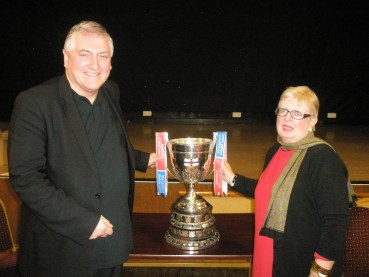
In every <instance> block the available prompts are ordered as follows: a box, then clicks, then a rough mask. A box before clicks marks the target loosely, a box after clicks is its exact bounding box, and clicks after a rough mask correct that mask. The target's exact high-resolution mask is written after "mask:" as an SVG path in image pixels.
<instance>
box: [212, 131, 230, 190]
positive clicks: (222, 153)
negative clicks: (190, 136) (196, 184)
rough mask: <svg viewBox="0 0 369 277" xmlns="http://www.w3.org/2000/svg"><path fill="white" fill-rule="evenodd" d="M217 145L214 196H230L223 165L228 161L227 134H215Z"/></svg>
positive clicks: (214, 138)
mask: <svg viewBox="0 0 369 277" xmlns="http://www.w3.org/2000/svg"><path fill="white" fill-rule="evenodd" d="M213 140H214V141H215V143H216V151H215V158H214V194H215V195H217V196H223V195H227V194H228V185H227V182H226V181H224V180H223V163H224V161H226V160H227V132H214V133H213Z"/></svg>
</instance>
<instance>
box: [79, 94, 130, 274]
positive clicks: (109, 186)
mask: <svg viewBox="0 0 369 277" xmlns="http://www.w3.org/2000/svg"><path fill="white" fill-rule="evenodd" d="M75 101H76V104H77V107H78V110H79V112H80V115H81V118H82V121H83V123H84V125H85V129H86V132H87V135H88V138H89V140H90V144H91V149H92V151H93V153H94V156H95V160H96V164H97V168H98V170H99V174H100V181H101V187H102V193H101V214H102V215H103V216H104V217H105V218H106V219H108V220H109V221H110V222H111V224H113V235H111V236H108V237H106V238H98V239H96V248H95V249H96V250H95V264H94V265H95V268H108V267H113V266H116V265H119V264H121V263H123V262H124V261H126V260H127V258H128V253H129V250H131V249H132V248H133V239H132V227H131V221H130V214H129V207H128V193H129V174H128V158H127V152H126V141H125V138H124V134H123V130H122V128H121V126H120V124H119V122H118V118H117V115H116V114H115V113H114V111H113V110H112V107H111V106H110V104H109V102H108V99H107V98H106V96H105V91H104V90H102V89H100V91H99V93H98V95H97V98H96V100H95V101H94V103H93V104H91V103H90V102H89V101H88V99H87V98H85V97H82V96H79V95H78V94H75Z"/></svg>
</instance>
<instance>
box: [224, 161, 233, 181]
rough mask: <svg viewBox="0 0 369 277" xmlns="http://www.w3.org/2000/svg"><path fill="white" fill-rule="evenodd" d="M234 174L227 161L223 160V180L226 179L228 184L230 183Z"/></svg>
mask: <svg viewBox="0 0 369 277" xmlns="http://www.w3.org/2000/svg"><path fill="white" fill-rule="evenodd" d="M235 175H236V174H235V173H234V172H233V170H232V167H231V165H230V164H229V163H228V162H227V161H224V163H223V180H224V181H226V182H227V183H228V184H229V185H231V184H232V182H233V178H234V176H235Z"/></svg>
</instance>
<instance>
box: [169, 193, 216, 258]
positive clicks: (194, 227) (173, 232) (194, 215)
mask: <svg viewBox="0 0 369 277" xmlns="http://www.w3.org/2000/svg"><path fill="white" fill-rule="evenodd" d="M212 210H213V207H212V206H211V204H209V203H208V202H207V201H206V200H205V199H204V198H202V197H201V196H198V195H196V194H194V193H193V191H192V193H190V194H187V195H186V196H182V197H180V198H179V199H178V200H177V202H175V203H174V204H173V205H172V215H171V217H170V220H169V223H170V226H169V229H168V230H167V231H166V233H165V236H164V237H165V241H166V242H167V243H168V244H169V245H170V246H173V247H176V248H179V249H184V250H190V251H192V250H202V249H207V248H209V247H212V246H214V245H216V244H217V243H218V242H219V239H220V234H219V232H218V231H217V230H216V228H215V217H214V216H213V214H212Z"/></svg>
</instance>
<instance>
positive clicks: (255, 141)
mask: <svg viewBox="0 0 369 277" xmlns="http://www.w3.org/2000/svg"><path fill="white" fill-rule="evenodd" d="M215 131H226V132H227V140H228V161H229V162H230V164H231V165H232V168H233V169H234V171H235V172H237V173H239V174H242V175H245V176H249V177H251V178H258V176H259V174H260V173H261V171H262V167H263V163H264V157H265V153H266V151H267V149H268V148H269V147H270V146H271V145H272V144H273V143H275V142H276V137H277V135H276V130H275V125H262V124H255V125H249V124H229V123H227V124H218V125H217V124H173V123H170V124H162V123H151V122H137V123H135V122H134V123H130V124H129V125H128V132H129V134H130V137H131V141H132V144H133V145H134V146H135V148H137V149H140V150H144V151H148V152H152V151H155V132H168V134H169V139H174V138H180V137H202V138H212V137H213V132H215ZM315 135H316V136H317V137H319V138H321V139H324V140H326V141H327V142H328V143H330V144H331V145H332V146H333V147H334V148H335V149H336V151H337V152H338V154H339V155H340V157H341V158H342V160H343V161H344V162H345V164H346V166H347V168H348V170H349V174H350V179H351V180H352V181H353V182H365V183H368V182H369V158H368V157H369V126H342V125H322V124H321V125H317V126H316V132H315ZM136 177H137V178H155V170H153V169H150V170H148V172H146V173H140V172H137V174H136Z"/></svg>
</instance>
